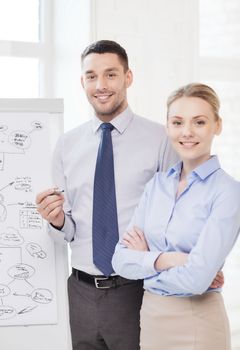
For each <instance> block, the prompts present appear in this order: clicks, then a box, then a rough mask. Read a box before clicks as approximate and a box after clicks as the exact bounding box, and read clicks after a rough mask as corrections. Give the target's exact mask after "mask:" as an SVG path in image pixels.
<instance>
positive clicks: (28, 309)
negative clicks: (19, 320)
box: [18, 305, 37, 315]
mask: <svg viewBox="0 0 240 350" xmlns="http://www.w3.org/2000/svg"><path fill="white" fill-rule="evenodd" d="M36 307H37V305H36V306H27V307H25V309H22V310H21V311H19V312H18V315H21V314H25V313H26V312H30V311H32V310H34V309H36Z"/></svg>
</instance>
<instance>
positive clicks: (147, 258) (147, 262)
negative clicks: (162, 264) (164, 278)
mask: <svg viewBox="0 0 240 350" xmlns="http://www.w3.org/2000/svg"><path fill="white" fill-rule="evenodd" d="M160 254H162V252H160V251H156V252H154V251H149V252H148V253H147V254H144V258H143V266H144V269H145V271H146V273H147V275H148V276H152V275H156V273H158V271H156V269H155V267H154V265H155V261H156V259H157V258H158V257H159V255H160Z"/></svg>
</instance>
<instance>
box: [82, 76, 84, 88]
mask: <svg viewBox="0 0 240 350" xmlns="http://www.w3.org/2000/svg"><path fill="white" fill-rule="evenodd" d="M81 85H82V87H83V89H84V81H83V76H81Z"/></svg>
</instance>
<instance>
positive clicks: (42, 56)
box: [0, 0, 51, 98]
mask: <svg viewBox="0 0 240 350" xmlns="http://www.w3.org/2000/svg"><path fill="white" fill-rule="evenodd" d="M50 6H51V1H50V0H21V1H19V0H8V1H6V0H0V76H1V79H0V98H17V97H19V98H23V97H25V98H28V97H44V96H43V95H45V94H47V93H48V92H49V91H48V89H47V87H48V81H50V77H49V74H48V75H47V74H46V72H48V71H49V67H48V66H49V62H50V57H51V48H50V44H49V41H50V37H51V35H50V34H49V32H48V31H49V30H50V25H49V23H50V20H49V17H50ZM47 28H48V30H47ZM46 38H47V40H46ZM43 91H44V92H43Z"/></svg>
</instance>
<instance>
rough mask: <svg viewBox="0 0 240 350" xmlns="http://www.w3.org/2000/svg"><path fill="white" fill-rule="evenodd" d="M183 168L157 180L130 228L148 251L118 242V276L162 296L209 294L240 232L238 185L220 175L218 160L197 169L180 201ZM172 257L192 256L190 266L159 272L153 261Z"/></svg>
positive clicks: (152, 184)
mask: <svg viewBox="0 0 240 350" xmlns="http://www.w3.org/2000/svg"><path fill="white" fill-rule="evenodd" d="M181 168H182V162H179V163H178V164H177V165H176V166H174V167H172V168H170V169H169V170H168V172H166V173H157V174H156V175H155V176H154V177H153V179H152V180H151V181H150V182H149V183H148V184H147V186H146V188H145V191H144V193H143V195H142V198H141V200H140V203H139V205H138V207H137V208H136V210H135V213H134V215H133V218H132V220H131V222H130V224H129V226H128V228H129V229H130V228H132V227H133V226H137V227H139V228H140V229H141V230H142V231H143V232H144V234H145V237H146V240H147V243H148V246H149V251H148V252H142V251H136V250H132V249H128V248H126V247H125V246H124V245H123V244H122V243H121V239H120V241H119V243H118V245H117V246H116V251H115V254H114V256H113V267H114V269H115V271H116V273H118V274H120V275H122V276H124V277H126V278H131V279H142V278H144V279H145V280H144V287H145V289H146V290H149V291H151V292H153V293H156V294H160V295H177V296H187V295H194V294H202V293H204V292H205V291H207V290H208V288H209V286H210V284H211V282H212V281H213V279H214V277H215V275H216V273H217V271H219V270H220V269H221V268H222V266H223V264H224V261H225V258H226V256H227V255H228V253H229V252H230V250H231V249H232V247H233V245H234V243H235V241H236V239H237V236H238V233H239V228H240V182H238V181H235V180H234V179H233V178H232V177H230V176H229V175H228V174H226V173H225V172H224V170H222V169H221V167H220V164H219V161H218V158H217V157H216V156H212V157H211V158H210V159H209V160H208V161H206V162H205V163H203V164H201V165H200V166H198V167H197V168H196V169H194V170H193V171H192V172H191V173H190V174H189V176H188V178H187V187H186V188H185V189H184V191H183V192H182V193H181V194H180V196H179V197H178V198H177V199H176V193H177V188H178V183H179V176H180V173H181ZM170 251H180V252H185V253H189V256H188V260H187V262H186V263H185V264H184V265H182V266H178V267H174V268H171V269H168V270H164V271H161V272H157V271H156V270H155V268H154V263H155V260H156V259H157V257H158V256H159V254H161V253H162V252H170ZM211 290H214V289H211Z"/></svg>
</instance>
